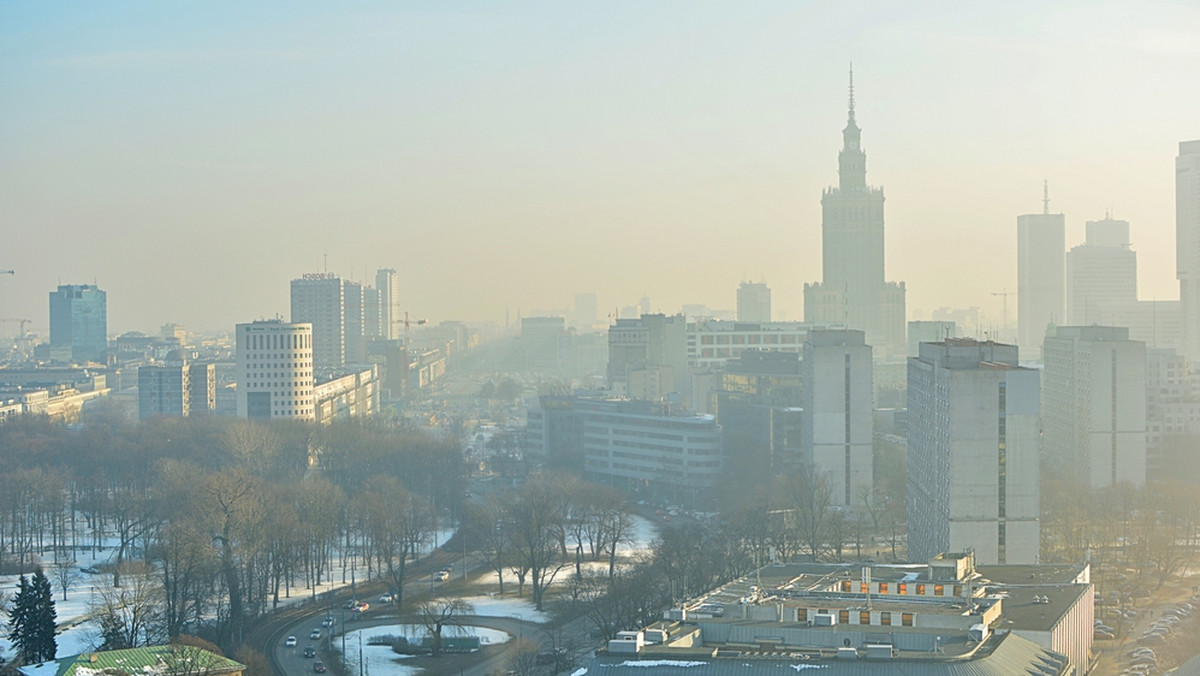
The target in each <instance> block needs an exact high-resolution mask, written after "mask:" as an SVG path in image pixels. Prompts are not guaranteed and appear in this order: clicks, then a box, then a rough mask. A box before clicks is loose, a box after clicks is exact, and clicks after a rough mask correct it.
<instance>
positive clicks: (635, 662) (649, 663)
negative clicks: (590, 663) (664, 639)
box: [600, 660, 708, 669]
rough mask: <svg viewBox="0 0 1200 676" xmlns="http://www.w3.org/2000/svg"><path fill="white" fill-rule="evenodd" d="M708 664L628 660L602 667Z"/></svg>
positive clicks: (693, 665) (679, 666)
mask: <svg viewBox="0 0 1200 676" xmlns="http://www.w3.org/2000/svg"><path fill="white" fill-rule="evenodd" d="M707 664H708V662H692V661H689V660H632V661H631V660H626V661H624V662H622V663H620V664H602V665H600V666H602V667H676V668H680V669H682V668H685V667H703V666H705V665H707Z"/></svg>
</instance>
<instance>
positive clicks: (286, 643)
mask: <svg viewBox="0 0 1200 676" xmlns="http://www.w3.org/2000/svg"><path fill="white" fill-rule="evenodd" d="M283 645H284V646H285V647H288V648H295V647H296V637H295V636H289V637H287V640H286V641H284V642H283Z"/></svg>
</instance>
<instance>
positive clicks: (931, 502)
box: [907, 338, 1041, 563]
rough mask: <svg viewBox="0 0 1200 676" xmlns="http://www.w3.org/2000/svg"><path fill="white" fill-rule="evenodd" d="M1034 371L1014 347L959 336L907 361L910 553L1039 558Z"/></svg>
mask: <svg viewBox="0 0 1200 676" xmlns="http://www.w3.org/2000/svg"><path fill="white" fill-rule="evenodd" d="M1039 414H1040V396H1039V389H1038V372H1037V371H1036V370H1034V369H1029V368H1024V367H1021V366H1019V365H1018V363H1017V346H1015V345H1004V344H1000V343H993V342H979V341H975V340H971V339H967V338H957V339H952V340H947V341H943V342H940V343H922V344H921V353H920V356H918V357H916V358H913V359H910V360H909V361H908V461H907V462H908V555H909V558H910V559H913V560H922V559H925V558H929V557H932V556H935V555H937V554H938V553H939V552H944V551H968V550H973V551H974V552H975V555H976V557H977V558H978V560H979V561H980V562H981V563H1037V562H1038V551H1039V542H1038V538H1039V534H1040V526H1039V522H1038V516H1039V514H1038V510H1039V509H1040V495H1041V493H1040V490H1039V485H1038V474H1039V468H1038V461H1039V447H1038V446H1039V430H1038V417H1039Z"/></svg>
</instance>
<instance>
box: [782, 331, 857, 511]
mask: <svg viewBox="0 0 1200 676" xmlns="http://www.w3.org/2000/svg"><path fill="white" fill-rule="evenodd" d="M800 369H801V377H800V381H801V383H802V387H801V404H800V405H801V407H802V408H803V409H804V413H803V416H804V417H803V420H804V424H803V427H802V429H803V435H804V436H803V448H804V451H803V456H804V459H805V462H806V464H808V465H809V466H810V467H811V468H812V470H813V472H814V473H815V474H816V475H817V476H820V477H822V478H823V479H824V480H825V481H826V483H827V484H828V485H829V489H830V498H831V500H832V503H833V504H835V505H840V506H843V507H852V506H854V505H857V504H859V503H860V502H861V500H862V496H863V493H864V492H866V491H869V490H871V486H872V481H873V476H874V474H873V464H874V454H873V452H872V448H873V446H872V442H873V440H874V439H873V434H874V423H875V417H874V413H875V408H874V391H873V389H872V372H871V346H870V345H867V343H866V340H865V336H864V334H863V332H862V331H856V330H848V329H817V330H813V331H810V332H809V334H808V340H807V342H805V343H804V357H803V359H801V360H800Z"/></svg>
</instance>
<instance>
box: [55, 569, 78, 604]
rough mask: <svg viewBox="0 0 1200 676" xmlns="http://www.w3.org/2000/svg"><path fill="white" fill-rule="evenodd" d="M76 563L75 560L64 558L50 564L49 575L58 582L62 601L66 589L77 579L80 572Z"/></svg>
mask: <svg viewBox="0 0 1200 676" xmlns="http://www.w3.org/2000/svg"><path fill="white" fill-rule="evenodd" d="M77 565H78V562H77V561H75V560H71V561H67V560H66V559H62V560H60V561H56V562H55V563H53V564H51V565H50V572H51V575H53V577H54V582H55V583H56V584H58V588H59V590H60V591H62V600H64V601H66V600H67V591H68V590H69V589H70V588H71V587H74V586H75V583H76V582H78V581H79V578H80V573H79V569H78V568H77V567H76V566H77Z"/></svg>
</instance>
